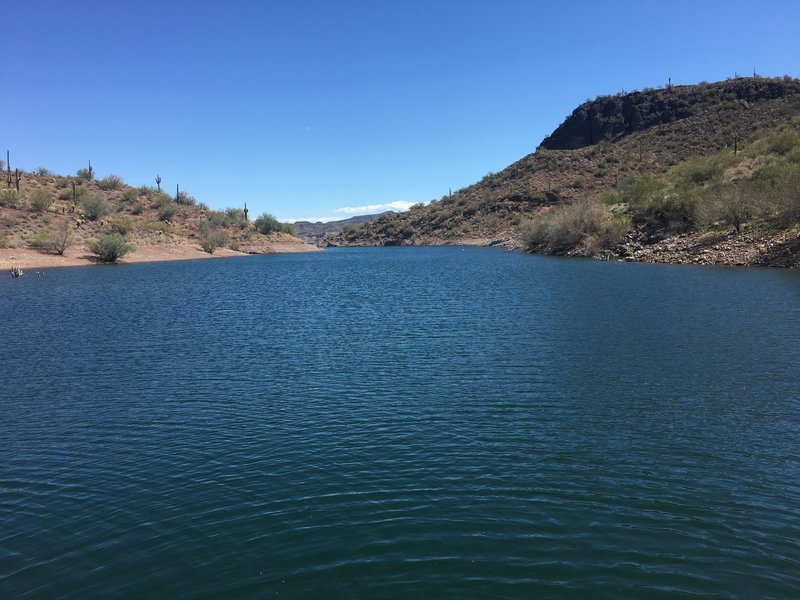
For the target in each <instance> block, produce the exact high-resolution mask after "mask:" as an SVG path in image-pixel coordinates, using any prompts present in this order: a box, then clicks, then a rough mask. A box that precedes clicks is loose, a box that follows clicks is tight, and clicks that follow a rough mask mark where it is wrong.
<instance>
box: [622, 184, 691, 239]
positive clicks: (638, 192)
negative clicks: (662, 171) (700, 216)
mask: <svg viewBox="0 0 800 600" xmlns="http://www.w3.org/2000/svg"><path fill="white" fill-rule="evenodd" d="M619 197H620V200H621V201H622V202H625V203H626V204H627V205H628V214H629V215H630V218H631V220H632V221H633V223H634V224H635V225H638V226H640V227H643V228H644V229H645V230H647V231H649V232H650V233H653V232H656V231H665V232H681V231H687V230H688V229H691V228H692V227H693V226H694V224H695V200H694V196H693V194H692V193H691V192H689V191H683V192H678V191H676V190H675V189H673V188H670V186H668V185H667V183H666V182H665V181H663V180H662V179H659V178H657V177H653V176H651V175H642V176H640V177H636V178H634V179H632V180H630V181H628V182H627V183H626V184H624V185H623V186H622V188H621V190H620V196H619Z"/></svg>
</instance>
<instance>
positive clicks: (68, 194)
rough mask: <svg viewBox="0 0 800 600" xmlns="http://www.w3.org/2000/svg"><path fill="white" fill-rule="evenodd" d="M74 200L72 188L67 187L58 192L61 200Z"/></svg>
mask: <svg viewBox="0 0 800 600" xmlns="http://www.w3.org/2000/svg"><path fill="white" fill-rule="evenodd" d="M71 198H72V188H71V187H66V188H63V189H61V190H59V191H58V199H59V200H69V199H71Z"/></svg>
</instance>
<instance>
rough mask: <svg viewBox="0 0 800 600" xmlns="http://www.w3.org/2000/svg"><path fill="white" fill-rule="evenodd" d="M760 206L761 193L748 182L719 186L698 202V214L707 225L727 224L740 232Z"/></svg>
mask: <svg viewBox="0 0 800 600" xmlns="http://www.w3.org/2000/svg"><path fill="white" fill-rule="evenodd" d="M758 208H759V194H758V192H757V190H756V189H755V187H754V186H753V185H751V184H748V182H741V183H739V184H735V185H734V184H729V185H724V186H718V187H716V188H715V189H714V190H713V191H711V192H710V193H708V194H706V195H705V196H704V197H703V199H702V201H701V202H700V203H699V204H698V207H697V214H698V219H699V220H700V222H701V223H703V224H705V225H707V226H714V225H726V226H729V227H733V228H734V230H735V231H736V233H739V231H740V230H741V226H742V225H743V224H744V223H746V222H747V221H749V220H750V219H751V218H753V217H754V216H755V215H756V214H757V212H758Z"/></svg>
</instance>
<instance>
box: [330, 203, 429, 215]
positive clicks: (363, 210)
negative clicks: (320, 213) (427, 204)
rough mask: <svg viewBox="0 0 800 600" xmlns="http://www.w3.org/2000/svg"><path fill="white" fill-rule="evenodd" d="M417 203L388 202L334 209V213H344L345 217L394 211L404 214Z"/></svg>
mask: <svg viewBox="0 0 800 600" xmlns="http://www.w3.org/2000/svg"><path fill="white" fill-rule="evenodd" d="M414 204H416V202H407V201H406V200H395V201H394V202H387V203H386V204H365V205H363V206H343V207H342V208H334V209H333V212H336V213H342V214H345V215H373V214H375V213H380V212H384V211H387V210H393V211H395V212H403V211H405V210H408V209H409V208H411V207H412V206H414Z"/></svg>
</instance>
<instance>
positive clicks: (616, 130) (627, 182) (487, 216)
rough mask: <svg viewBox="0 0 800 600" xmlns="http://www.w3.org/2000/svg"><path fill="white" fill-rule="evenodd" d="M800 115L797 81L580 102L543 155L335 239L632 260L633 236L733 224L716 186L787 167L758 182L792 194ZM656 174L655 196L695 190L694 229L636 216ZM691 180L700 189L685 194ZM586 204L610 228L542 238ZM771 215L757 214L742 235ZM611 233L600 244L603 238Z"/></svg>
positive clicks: (747, 81)
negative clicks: (719, 213) (616, 255)
mask: <svg viewBox="0 0 800 600" xmlns="http://www.w3.org/2000/svg"><path fill="white" fill-rule="evenodd" d="M799 116H800V81H798V80H796V79H791V78H782V79H763V78H759V77H752V78H739V79H734V80H729V81H724V82H719V83H713V84H706V83H704V84H699V85H696V86H670V87H667V88H663V89H657V90H645V91H642V92H634V93H631V94H625V95H617V96H606V97H601V98H598V99H596V100H594V101H592V102H587V103H585V104H583V105H581V106H580V107H578V108H577V109H576V110H575V111H574V112H573V113H572V115H570V116H569V117H568V118H567V119H566V120H565V122H564V123H563V124H562V125H561V126H559V127H558V128H557V129H556V131H554V133H553V134H552V135H551V136H549V137H547V138H546V139H545V141H544V142H543V143H542V145H541V146H540V147H539V148H538V149H537V151H536V152H534V153H532V154H530V155H528V156H526V157H525V158H523V159H521V160H519V161H517V162H516V163H514V164H512V165H510V166H509V167H507V168H506V169H504V170H503V171H501V172H499V173H490V174H488V175H487V176H486V177H484V178H483V179H482V180H481V181H480V182H478V183H476V184H474V185H471V186H469V187H467V188H464V189H462V190H458V191H457V192H456V193H454V194H452V195H451V196H448V197H445V198H442V199H441V200H438V201H434V202H431V203H430V204H428V205H424V206H423V205H418V206H416V207H413V208H412V209H411V210H409V211H407V212H405V213H400V214H396V215H390V216H387V217H383V218H381V219H378V220H377V221H375V222H373V223H370V224H367V225H365V226H361V227H357V228H351V229H348V230H346V231H344V232H343V233H342V234H341V235H338V236H333V237H331V238H329V239H328V240H327V243H329V244H332V245H398V244H402V245H411V244H465V243H467V244H469V243H473V244H474V243H477V244H503V245H506V246H511V247H530V248H532V249H535V250H537V251H542V252H551V253H578V254H586V255H591V254H597V253H607V252H608V251H609V250H614V249H615V248H618V249H619V251H620V253H621V254H625V252H626V250H625V249H624V247H623V245H624V244H623V242H625V240H626V239H627V240H628V242H630V241H631V240H635V243H636V244H640V245H644V246H646V245H648V244H656V243H659V242H660V241H662V240H663V238H664V237H665V236H670V235H678V234H681V235H686V234H687V233H689V232H696V233H705V232H707V231H712V230H719V229H720V228H721V227H722V228H724V227H725V226H726V225H725V224H724V223H723V221H724V219H723V220H714V217H713V214H714V211H713V210H710V208H709V207H710V204H709V205H707V206H705V207H703V206H702V205H703V202H702V201H701V200H702V198H700V195H698V189H702V190H706V189H711V187H714V189H715V194H716V195H717V196H719V197H726V193H727V191H730V190H729V189H728V187H726V186H730V185H734V182H736V181H742V180H745V179H746V180H748V181H749V180H750V179H753V178H756V179H758V178H761V179H762V180H764V179H769V180H770V181H776V179H775V177H772V175H770V172H771V171H770V169H772V170H773V171H774V170H778V171H781V173H782V174H781V175H780V177H778V179H779V180H780V181H779V182H778V183H776V184H775V185H772V186H770V185H762V186H760V188H759V191H758V194H760V197H761V198H772V199H773V200H775V199H776V198H777V196H779V195H785V193H784V192H785V190H786V189H787V187H786V186H790V185H791V184H790V183H789V182H790V181H791V178H792V177H793V175H792V173H793V172H794V171H793V169H795V168H796V164H797V163H796V162H795V150H794V148H795V147H794V146H793V143H794V142H793V140H794V139H795V138H794V136H795V133H796V131H797V128H798V121H797V119H798V117H799ZM778 147H780V150H781V151H780V152H776V151H775V148H778ZM712 164H713V165H718V166H716V167H714V166H711V165H712ZM698 171H699V173H698ZM693 173H694V174H693ZM648 177H652V178H655V179H657V180H658V181H659V182H660V183H659V184H658V185H659V186H661V187H660V188H659V191H658V192H657V193H656V195H657V196H658V195H659V194H660V195H661V196H662V197H664V198H666V199H668V200H669V201H674V200H675V198H676V194H677V195H680V194H682V193H686V194H693V195H694V196H693V198H692V199H691V200H686V206H687V207H688V208H687V213H686V215H685V217H686V222H685V223H684V226H682V227H679V228H677V229H676V228H675V227H674V224H673V225H669V226H667V225H664V224H662V225H659V224H658V222H657V221H658V220H659V218H656V219H643V218H641V217H639V216H636V214H635V213H636V212H637V207H642V206H644V205H646V204H648V202H647V201H646V199H645V198H643V197H640V196H637V195H636V194H637V192H636V191H635V190H637V189H639V188H641V182H642V181H643V180H647V178H648ZM687 178H688V180H689V181H690V182H692V183H691V185H692V186H694V188H691V189H690V187H687V186H683V187H680V182H684V181H686V180H687ZM770 178H772V179H770ZM637 186H639V187H638V188H637ZM676 186H677V187H676ZM644 187H645V188H646V187H647V186H644ZM677 188H680V190H682V191H680V193H679V191H676V189H677ZM778 188H780V190H779V189H778ZM687 190H688V191H687ZM781 190H783V191H781ZM642 193H644V192H642ZM710 196H711V194H709V196H708V197H709V198H710ZM587 202H589V203H590V204H591V205H592V207H591V209H590V210H589V209H587V210H589V213H591V214H594V215H595V218H596V219H600V220H601V221H603V222H606V223H607V224H608V227H605V226H604V229H603V231H602V232H601V233H598V232H594V231H591V229H592V227H594V225H592V226H588V229H589V230H590V231H588V232H581V233H576V234H575V235H571V236H565V239H563V240H558V243H554V244H550V243H549V242H548V240H547V238H546V237H542V233H543V232H545V231H548V230H549V231H550V232H551V234H552V235H551V237H557V236H556V234H557V233H558V231H559V228H561V229H562V230H563V229H568V228H569V227H568V224H567V223H565V219H562V220H561V222H559V223H558V224H557V225H556V222H555V220H553V218H552V217H549V219H550V221H549V223H550V225H548V226H547V227H544V226H543V225H542V219H543V218H548V217H546V216H545V215H547V214H548V213H550V214H557V213H558V211H562V210H564V209H563V208H559V207H567V206H574V205H578V204H585V203H587ZM597 202H599V205H597ZM715 202H716V205H718V206H721V205H722V204H723V203H722V202H721V201H715ZM776 202H777V200H776ZM573 210H574V209H573ZM648 210H652V211H653V212H654V213H659V212H660V211H661V209H660V208H657V207H653V206H650V208H649V209H648ZM719 210H722V209H719ZM662 212H663V211H662ZM773 212H775V211H773ZM762 213H763V211H762V212H758V211H751V213H749V216H748V217H747V218H746V219H745V220H744V221H745V222H739V227H738V232H739V233H741V232H742V231H743V228H744V229H747V228H748V227H750V225H751V221H753V220H755V219H756V218H757V217H758V218H762V217H764V214H762ZM587 214H588V213H587ZM764 218H765V217H764ZM764 218H762V220H761V221H759V223H760V225H759V227H761V230H762V231H763V232H764V235H768V233H767V231H766V230H767V229H768V227H773V228H774V227H779V228H780V229H781V231H784V232H785V231H786V230H790V229H791V228H792V227H793V221H791V219H788V220H787V219H783V218H782V219H780V223H778V220H772V221H770V220H769V219H766V222H768V223H767V225H768V226H767V225H764V223H765V221H764ZM576 219H578V220H580V219H579V217H576ZM661 220H662V221H663V220H664V219H661ZM666 220H669V219H666ZM532 223H534V225H531V224H532ZM762 225H764V226H763V227H762ZM617 234H619V235H617ZM548 235H550V234H548ZM769 235H771V234H769ZM605 236H609V237H608V239H601V240H600V242H601V243H600V244H599V246H598V243H597V238H598V237H601V238H603V237H605ZM645 254H646V253H645ZM627 256H628V257H629V258H631V257H632V253H630V252H628V253H627ZM642 256H645V255H642ZM646 258H647V257H646Z"/></svg>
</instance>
